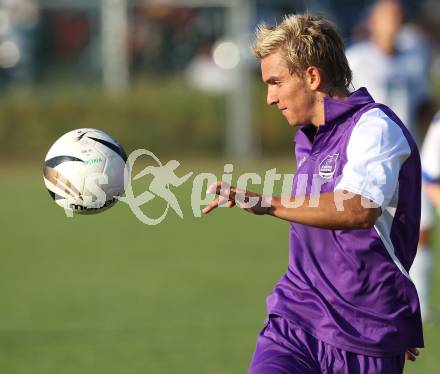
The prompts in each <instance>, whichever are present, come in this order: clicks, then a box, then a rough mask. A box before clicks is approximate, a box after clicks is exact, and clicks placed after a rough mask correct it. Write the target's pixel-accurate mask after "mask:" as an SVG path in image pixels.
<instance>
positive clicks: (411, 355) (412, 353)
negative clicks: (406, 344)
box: [405, 348, 420, 361]
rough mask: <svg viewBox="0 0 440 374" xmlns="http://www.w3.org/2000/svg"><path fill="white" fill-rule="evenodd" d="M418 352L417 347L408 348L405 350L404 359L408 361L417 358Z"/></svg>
mask: <svg viewBox="0 0 440 374" xmlns="http://www.w3.org/2000/svg"><path fill="white" fill-rule="evenodd" d="M419 354H420V352H419V350H418V349H417V348H409V349H408V350H407V351H406V352H405V359H406V360H409V361H415V360H417V356H418V355H419Z"/></svg>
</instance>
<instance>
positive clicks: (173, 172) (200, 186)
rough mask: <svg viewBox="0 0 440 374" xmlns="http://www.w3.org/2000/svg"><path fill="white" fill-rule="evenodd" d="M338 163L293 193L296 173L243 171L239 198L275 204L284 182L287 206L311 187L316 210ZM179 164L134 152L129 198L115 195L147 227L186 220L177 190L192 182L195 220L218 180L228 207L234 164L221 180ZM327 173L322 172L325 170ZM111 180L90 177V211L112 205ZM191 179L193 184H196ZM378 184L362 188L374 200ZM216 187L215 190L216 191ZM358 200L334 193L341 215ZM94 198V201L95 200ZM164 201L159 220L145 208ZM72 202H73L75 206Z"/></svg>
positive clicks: (301, 178) (302, 179)
mask: <svg viewBox="0 0 440 374" xmlns="http://www.w3.org/2000/svg"><path fill="white" fill-rule="evenodd" d="M141 156H146V157H148V158H150V159H151V160H152V161H153V164H152V165H148V166H147V167H145V168H144V169H143V170H142V171H140V172H139V173H137V174H136V175H135V176H133V175H132V171H133V167H134V165H135V163H136V161H137V160H138V158H139V157H141ZM337 161H338V155H327V156H324V157H323V161H322V162H321V164H320V168H319V170H318V172H317V173H316V174H312V175H309V174H298V175H296V179H297V182H296V186H295V191H292V186H293V178H294V174H292V173H284V174H280V173H277V170H276V168H273V169H269V170H267V171H266V172H265V173H264V176H262V175H260V174H258V173H242V174H241V175H239V176H238V178H237V183H236V188H237V190H238V191H240V193H237V195H236V196H235V199H236V200H237V201H239V202H240V205H241V206H242V207H246V208H252V207H254V206H255V205H256V204H261V206H262V207H263V208H264V207H270V206H271V196H273V195H274V190H275V185H276V184H277V183H281V193H280V197H281V204H282V205H283V206H284V207H286V208H297V207H300V206H302V205H303V204H304V202H305V198H306V192H307V189H308V187H310V191H311V193H310V194H309V202H308V205H309V207H315V208H317V207H318V206H319V198H320V195H321V191H322V187H323V186H324V185H325V184H326V183H329V182H333V183H335V186H336V185H337V184H338V182H339V180H340V179H341V178H342V175H341V176H339V177H338V178H336V180H333V173H334V170H335V168H336V162H337ZM179 166H180V162H179V161H177V160H170V161H168V162H166V163H165V164H163V163H162V162H161V161H160V159H159V158H158V157H157V156H156V155H155V154H154V153H153V152H151V151H148V150H146V149H138V150H135V151H133V152H132V153H131V154H130V155H129V157H128V159H127V163H126V168H125V173H124V174H125V175H124V179H125V185H126V188H125V196H121V197H116V199H118V200H119V201H121V202H123V203H125V204H127V205H128V206H129V207H130V209H131V211H132V212H133V213H134V215H135V216H136V218H137V219H138V220H139V221H141V222H142V223H144V224H146V225H157V224H159V223H161V222H162V221H163V220H164V219H165V218H166V216H167V215H168V213H169V211H170V210H172V211H174V213H175V214H177V215H178V216H179V217H180V218H181V219H183V218H184V213H183V211H182V209H181V207H180V203H179V200H178V198H177V196H176V195H175V193H174V191H176V189H178V188H179V187H181V186H182V185H184V184H186V183H192V188H191V196H190V197H189V198H190V201H191V211H192V215H193V216H194V217H201V215H202V209H203V207H205V206H206V205H208V204H210V203H211V202H212V201H213V200H214V199H215V198H216V194H215V193H212V191H211V193H210V191H209V189H210V186H213V185H215V184H216V183H217V181H221V182H222V183H221V185H222V188H221V189H220V193H219V194H218V195H219V196H220V197H221V198H223V203H222V204H220V205H219V207H226V206H227V205H226V202H227V201H228V198H229V187H230V186H231V185H232V180H233V173H234V166H233V164H225V165H224V166H223V174H222V175H221V177H220V178H218V176H217V175H215V174H214V173H209V172H203V173H199V174H195V173H194V172H189V173H186V174H183V175H181V173H179V170H178V168H179ZM321 169H322V170H321ZM147 175H148V176H150V180H151V182H150V184H149V185H148V186H147V190H146V191H144V192H142V193H140V194H139V195H136V196H135V194H134V191H133V186H132V181H137V180H140V179H141V178H143V177H145V176H147ZM107 181H108V178H107V176H106V175H102V174H97V175H96V176H91V177H90V178H88V180H87V181H86V183H88V185H89V191H91V192H92V194H93V195H94V199H93V203H90V204H91V208H89V209H96V207H102V206H104V205H105V204H107V203H108V201H106V194H105V192H104V191H103V190H102V189H101V188H100V185H102V184H106V183H107ZM191 181H192V182H191ZM378 184H382V183H378V182H377V181H375V180H373V179H371V180H369V178H366V180H365V181H364V183H363V184H362V186H361V187H360V189H361V190H363V191H373V190H374V191H375V196H378V195H379V196H381V194H380V188H378ZM261 185H262V186H263V189H262V194H261V195H262V196H264V198H259V197H255V196H246V195H245V192H246V191H247V190H252V186H254V187H256V186H261ZM211 189H212V188H211ZM353 196H355V194H354V193H352V192H349V191H339V193H338V194H335V206H336V209H337V210H338V211H343V210H344V204H343V203H344V201H345V200H348V199H351V198H352V197H353ZM91 198H92V197H89V199H91ZM155 199H160V200H162V201H164V202H165V203H166V205H165V208H164V210H163V211H162V213H161V214H159V215H157V216H156V217H150V216H148V215H147V214H146V213H144V211H143V210H142V209H141V207H142V206H144V205H145V204H147V203H148V202H150V201H152V200H155ZM71 205H72V204H68V206H71ZM362 205H363V206H364V207H366V208H375V207H377V204H376V203H373V202H372V201H371V200H369V199H368V198H364V199H362ZM66 215H68V216H69V217H71V216H72V210H71V209H66Z"/></svg>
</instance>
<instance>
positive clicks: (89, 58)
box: [0, 0, 440, 374]
mask: <svg viewBox="0 0 440 374" xmlns="http://www.w3.org/2000/svg"><path fill="white" fill-rule="evenodd" d="M372 4H373V2H372V1H369V0H308V1H306V0H270V1H269V0H236V1H233V0H137V1H136V0H40V1H37V0H0V169H1V176H0V180H1V183H0V193H1V195H2V196H3V201H2V207H1V213H2V214H1V215H0V227H1V228H2V229H1V239H0V295H1V302H0V372H3V373H33V374H36V373H59V372H63V373H101V372H103V373H104V372H105V373H141V372H142V373H154V374H156V373H176V372H179V373H213V374H220V373H243V372H245V371H246V368H247V365H248V363H249V360H250V358H251V355H252V352H253V348H254V344H255V339H256V336H257V334H258V331H259V329H260V328H261V327H262V323H263V320H264V317H265V314H264V312H265V305H264V299H265V296H266V295H267V294H268V293H269V292H270V290H271V289H272V287H273V285H274V284H275V282H276V281H277V279H278V278H279V277H281V276H282V274H283V272H284V271H285V267H286V264H287V255H288V225H287V224H284V223H282V222H276V221H275V220H271V219H269V218H266V217H253V216H248V215H245V214H244V213H243V212H240V211H238V210H236V211H232V212H231V211H228V212H225V211H223V210H219V212H218V214H215V215H212V216H209V217H204V218H201V219H198V218H194V217H193V216H192V214H191V208H190V202H189V196H190V189H191V186H190V185H187V186H186V187H184V188H181V189H179V191H176V195H177V197H178V198H179V201H180V203H181V206H182V210H183V211H184V215H185V217H184V219H183V220H181V219H180V218H179V217H177V216H176V215H173V213H170V214H169V216H168V217H167V219H166V220H165V221H164V222H163V223H161V224H160V225H158V226H154V227H153V226H146V225H143V224H141V223H140V222H139V221H137V220H136V218H135V217H134V215H133V214H132V213H131V212H130V210H129V209H128V207H127V206H125V205H122V204H118V205H117V206H116V207H115V208H112V209H111V210H109V211H108V212H106V213H103V214H98V215H95V216H87V217H74V218H69V219H68V218H66V216H65V214H64V212H63V211H62V209H59V208H58V207H57V206H56V205H55V204H54V203H53V202H52V201H51V199H50V197H49V196H48V194H47V191H46V189H45V187H44V184H43V181H42V176H41V162H42V161H43V160H44V157H45V155H46V153H47V151H48V149H49V147H50V146H51V144H52V143H53V142H54V141H55V140H56V139H57V138H58V137H60V136H61V135H62V134H64V133H65V132H67V131H69V130H72V129H75V128H81V127H91V128H98V129H101V130H103V131H105V132H108V133H109V134H110V135H112V136H113V137H115V138H116V139H117V140H118V141H119V142H120V143H121V144H122V145H123V146H124V147H125V149H126V151H127V153H129V152H131V151H132V150H134V149H138V148H145V149H148V150H150V151H152V152H154V153H155V154H156V155H157V156H158V157H159V158H160V159H161V160H162V162H164V161H167V160H169V159H177V160H179V161H180V162H181V165H182V166H181V169H182V170H181V171H180V174H179V172H177V174H178V175H179V176H180V175H183V174H184V173H185V172H188V171H194V172H196V173H197V172H202V171H204V172H212V173H215V174H216V175H218V176H219V177H220V176H221V174H222V173H223V165H224V163H226V162H229V163H233V164H234V165H235V166H236V169H235V170H234V173H235V174H234V178H235V177H237V176H238V175H239V171H240V170H241V171H246V172H258V173H261V174H264V171H265V170H268V169H271V168H277V171H278V172H280V173H293V172H294V170H295V163H294V160H293V145H292V139H293V135H294V132H293V131H294V130H293V129H291V128H290V127H289V126H288V125H287V124H286V123H284V119H283V118H282V117H281V116H280V115H279V113H278V112H277V111H276V110H274V109H273V108H269V107H267V105H266V100H265V87H264V84H263V83H262V82H261V79H260V76H259V64H258V62H257V61H255V60H254V58H253V57H252V55H251V53H250V50H249V43H250V41H251V40H252V35H253V31H254V29H255V27H256V25H257V24H259V23H260V22H263V21H264V22H267V23H269V24H274V23H276V22H278V21H280V20H281V19H282V17H283V15H284V14H287V13H298V12H304V11H309V12H312V13H319V14H322V15H324V16H326V17H328V18H330V19H331V20H332V21H334V23H335V24H336V25H337V27H338V29H339V31H340V32H341V34H342V35H343V37H344V40H345V42H346V44H347V46H351V45H355V44H356V43H359V42H360V41H362V40H366V39H367V38H368V36H369V32H368V23H367V16H368V13H369V9H370V8H371V6H372ZM402 4H403V9H404V16H403V27H402V32H401V35H399V43H402V45H403V44H404V45H405V48H413V49H414V51H416V50H417V53H419V54H420V55H422V56H423V62H422V63H421V64H422V65H423V72H424V73H425V77H426V81H427V82H428V85H429V96H430V110H427V111H425V112H423V111H421V112H420V115H419V116H417V118H416V120H415V126H418V127H419V128H420V129H422V130H421V131H420V133H421V134H422V135H423V133H424V131H423V129H424V128H425V127H426V125H427V123H429V122H430V120H431V118H432V117H431V113H433V110H434V109H435V108H437V107H438V106H439V103H440V102H439V99H440V59H439V57H438V56H439V55H438V43H439V41H440V2H439V1H438V0H406V1H403V2H402ZM146 187H148V186H146V185H144V186H141V185H139V186H138V188H139V189H140V190H141V189H142V188H143V190H145V188H146ZM278 188H280V186H278ZM255 189H258V186H257V187H255ZM150 204H151V205H150V206H147V207H145V209H146V210H149V211H160V209H161V208H162V206H161V202H156V201H153V202H151V203H150ZM437 232H438V230H436V231H435V234H434V238H433V244H432V246H433V247H434V248H435V247H436V243H438V245H437V246H440V237H439V235H438V234H437ZM435 258H439V256H438V255H436V254H435ZM436 261H437V260H436ZM439 261H440V260H439ZM439 277H440V276H439V274H437V273H435V274H434V286H433V290H432V304H433V305H432V309H433V318H432V319H431V321H430V322H429V323H428V324H427V325H426V326H425V334H426V345H427V348H426V349H425V350H424V351H423V353H422V355H421V357H420V359H419V360H418V362H417V363H415V364H411V363H410V364H408V369H407V372H409V373H412V372H416V370H423V372H424V373H436V372H437V371H438V367H439V366H440V355H439V354H438V353H439V352H440V338H439V335H440V326H439V322H438V317H436V315H437V314H438V308H440V287H437V286H436V283H438V282H437V281H438V280H439Z"/></svg>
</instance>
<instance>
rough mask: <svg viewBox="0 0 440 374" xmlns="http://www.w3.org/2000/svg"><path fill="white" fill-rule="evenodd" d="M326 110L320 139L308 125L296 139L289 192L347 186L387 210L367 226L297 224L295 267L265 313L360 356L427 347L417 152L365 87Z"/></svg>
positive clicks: (292, 260) (405, 132) (293, 248)
mask: <svg viewBox="0 0 440 374" xmlns="http://www.w3.org/2000/svg"><path fill="white" fill-rule="evenodd" d="M324 107H325V124H324V125H322V126H320V127H319V129H318V132H317V133H316V135H315V137H314V139H313V140H311V139H312V136H310V135H308V131H309V130H311V128H310V127H309V126H304V127H302V128H300V129H299V130H298V132H297V135H296V137H295V143H296V149H295V150H296V159H297V165H298V169H297V171H296V174H295V176H294V179H293V189H292V195H294V196H296V195H298V196H300V195H304V194H305V195H314V194H317V193H325V192H332V191H334V190H336V189H341V190H347V191H351V192H353V193H356V194H360V195H362V196H365V197H367V198H368V199H371V200H372V201H374V202H375V203H377V204H378V205H380V207H381V209H382V214H381V216H380V217H379V218H378V220H377V222H376V223H375V226H374V227H373V228H371V229H364V230H361V229H355V230H329V229H321V228H315V227H311V226H306V225H302V224H297V223H293V222H292V223H291V224H290V254H289V266H288V270H287V272H286V274H285V275H284V276H283V277H282V278H281V280H280V281H279V283H278V284H277V285H276V286H275V289H274V291H273V292H272V293H271V294H270V295H269V297H268V299H267V305H268V313H269V314H276V315H280V316H282V317H284V318H286V319H288V320H290V321H292V322H293V323H295V324H296V325H297V326H299V327H300V328H302V329H303V330H304V331H306V332H307V333H309V334H311V335H313V336H314V337H316V338H317V339H319V340H322V341H324V342H326V343H328V344H330V345H333V346H335V347H337V348H340V349H344V350H347V351H351V352H355V353H359V354H364V355H371V356H395V355H399V354H402V353H403V352H405V351H406V349H407V348H410V347H423V333H422V324H421V317H420V307H419V301H418V297H417V292H416V289H415V287H414V284H413V283H412V281H411V279H410V278H409V275H408V271H409V268H410V266H411V264H412V262H413V260H414V257H415V254H416V249H417V242H418V233H419V223H420V186H421V170H420V157H419V153H418V150H417V146H416V144H415V142H414V140H413V138H412V136H411V135H410V133H409V132H408V130H407V129H406V128H405V126H404V125H403V124H402V122H401V121H400V120H399V119H398V118H397V116H396V115H395V114H394V113H393V112H392V111H391V110H390V109H389V108H387V107H386V106H384V105H381V104H377V103H375V102H374V100H373V99H372V98H371V96H370V95H369V94H368V92H367V90H366V89H365V88H361V89H359V90H358V91H356V92H354V93H353V94H352V95H351V96H350V97H349V98H347V99H346V100H343V101H341V100H334V99H331V98H328V97H327V98H325V101H324ZM316 185H318V187H319V191H318V190H317V188H316Z"/></svg>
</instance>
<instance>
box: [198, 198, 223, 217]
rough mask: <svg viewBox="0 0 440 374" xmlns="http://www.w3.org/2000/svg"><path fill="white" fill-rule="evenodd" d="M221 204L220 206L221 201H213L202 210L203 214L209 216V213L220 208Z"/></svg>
mask: <svg viewBox="0 0 440 374" xmlns="http://www.w3.org/2000/svg"><path fill="white" fill-rule="evenodd" d="M219 204H220V202H219V199H215V200H213V201H212V202H211V203H209V204H208V205H207V206H205V207H204V208H203V209H202V213H204V214H208V213H209V212H211V211H212V210H214V209H215V208H217V207H218V206H219Z"/></svg>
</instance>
